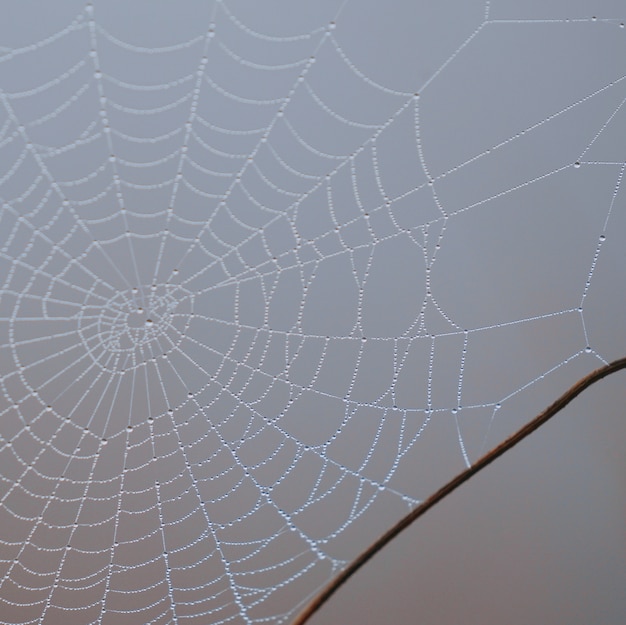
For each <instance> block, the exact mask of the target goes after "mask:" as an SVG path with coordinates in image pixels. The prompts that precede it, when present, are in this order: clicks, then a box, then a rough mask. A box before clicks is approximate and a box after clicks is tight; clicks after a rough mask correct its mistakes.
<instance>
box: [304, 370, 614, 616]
mask: <svg viewBox="0 0 626 625" xmlns="http://www.w3.org/2000/svg"><path fill="white" fill-rule="evenodd" d="M621 369H626V358H620V359H619V360H615V361H613V362H611V363H609V364H608V365H605V366H603V367H600V368H599V369H596V370H595V371H592V372H591V373H590V374H589V375H586V376H585V377H584V378H582V379H581V380H579V381H578V382H576V384H574V386H572V387H571V388H570V389H569V390H567V391H566V392H565V393H564V394H563V395H561V397H559V398H558V399H557V400H556V401H555V402H554V403H553V404H551V405H550V406H548V407H547V408H546V409H545V410H544V411H543V412H541V413H539V414H538V415H537V416H536V417H535V418H534V419H533V420H532V421H529V422H528V423H527V424H526V425H525V426H524V427H522V428H521V429H519V430H518V431H517V432H515V433H514V434H512V435H511V436H510V437H509V438H507V439H506V440H504V441H503V442H502V443H500V444H499V445H497V446H496V447H494V448H493V449H492V450H491V451H489V452H487V453H486V454H485V455H484V456H482V457H481V458H480V459H479V460H478V461H476V463H475V464H473V465H472V466H471V467H469V468H468V469H466V470H465V471H463V472H462V473H459V474H458V475H457V476H456V477H455V478H453V479H452V480H450V481H449V482H448V483H447V484H445V485H444V486H442V487H441V488H440V489H439V490H438V491H437V492H435V493H434V494H432V495H431V496H430V497H429V498H428V499H426V500H424V501H423V502H422V503H421V504H420V505H419V506H417V507H416V508H414V509H413V510H411V512H409V514H407V515H406V516H405V517H403V518H402V519H400V521H398V522H397V523H396V524H395V525H394V526H393V527H392V528H391V529H389V530H388V531H387V532H385V533H384V534H383V535H382V536H381V537H380V538H378V539H377V540H376V541H375V542H374V543H372V544H371V545H370V546H369V547H368V548H367V549H366V550H365V551H363V553H361V555H359V556H358V557H357V558H356V559H355V560H353V561H352V562H351V563H350V564H349V565H348V566H347V567H346V568H345V569H343V571H341V572H340V573H339V574H338V575H337V576H336V577H335V578H334V579H332V580H331V581H330V583H329V584H328V585H327V586H325V587H324V588H323V589H322V590H321V591H320V592H319V593H318V594H317V595H316V596H315V597H313V599H312V600H311V601H310V602H309V604H308V605H307V606H306V607H305V608H304V610H302V612H300V614H299V615H298V616H297V617H296V619H295V620H294V621H293V623H292V625H304V623H306V622H307V621H308V620H309V618H310V617H311V616H312V615H313V614H314V613H315V612H317V610H319V608H321V607H322V606H323V605H324V604H325V603H326V601H328V599H330V597H331V596H332V595H333V594H334V593H335V591H336V590H337V589H338V588H339V587H340V586H342V585H343V584H344V583H345V582H347V581H348V579H350V578H351V577H352V576H353V575H354V574H355V573H356V572H357V571H358V570H359V569H360V568H361V567H362V566H363V565H364V564H365V563H366V562H367V561H368V560H369V559H370V558H372V557H373V556H374V555H375V554H376V553H377V552H378V551H380V550H381V549H382V548H383V547H384V546H385V545H386V544H387V543H389V542H390V541H391V540H392V539H393V538H395V537H396V536H397V535H398V534H399V533H400V532H401V531H402V530H404V529H405V528H407V527H408V526H409V525H411V523H413V521H416V520H417V519H419V518H420V517H421V516H422V515H423V514H425V513H426V512H427V511H428V510H430V509H431V508H432V507H433V506H434V505H435V504H437V503H438V502H440V501H441V500H442V499H444V498H445V497H447V496H448V495H449V494H450V493H452V492H453V491H454V490H456V489H457V488H458V487H459V486H461V484H463V483H464V482H466V481H467V480H469V478H470V477H472V476H473V475H475V474H476V473H478V472H479V471H480V470H481V469H484V468H485V467H486V466H487V465H488V464H491V463H492V462H493V461H494V460H495V459H496V458H499V457H500V456H501V455H502V454H503V453H504V452H505V451H508V450H509V449H511V448H512V447H514V446H515V445H517V443H519V442H520V441H522V440H524V439H525V438H526V437H527V436H528V435H529V434H532V433H533V432H534V431H535V430H536V429H537V428H539V427H540V426H541V425H543V424H544V423H546V421H548V420H549V419H551V418H552V417H553V416H554V415H556V414H557V413H558V412H560V411H561V410H562V409H563V408H565V406H567V404H569V403H570V402H571V401H572V400H573V399H574V398H575V397H577V396H578V395H580V394H581V393H582V392H583V391H584V390H585V389H586V388H588V387H590V386H591V385H592V384H594V383H595V382H598V381H599V380H601V379H602V378H604V377H606V376H607V375H611V374H612V373H615V372H616V371H620V370H621Z"/></svg>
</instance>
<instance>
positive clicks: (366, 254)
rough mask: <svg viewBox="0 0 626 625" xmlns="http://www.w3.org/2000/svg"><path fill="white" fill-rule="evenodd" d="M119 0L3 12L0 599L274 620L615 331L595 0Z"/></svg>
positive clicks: (20, 610) (581, 367) (620, 103)
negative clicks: (9, 15) (154, 1)
mask: <svg viewBox="0 0 626 625" xmlns="http://www.w3.org/2000/svg"><path fill="white" fill-rule="evenodd" d="M407 4H411V3H407ZM135 5H136V6H135ZM135 5H134V6H133V7H130V8H129V7H126V6H124V7H123V8H121V7H122V5H121V4H119V5H117V4H116V3H110V4H109V5H107V7H105V6H102V7H101V6H100V5H97V6H96V7H95V8H94V6H93V5H91V4H88V5H86V6H85V7H81V6H80V5H79V4H76V3H71V2H67V3H66V5H65V7H64V9H63V10H60V9H59V7H55V17H54V18H52V17H51V19H50V24H52V23H53V22H54V20H57V21H58V20H60V19H61V18H62V19H63V20H64V23H63V25H62V26H60V27H59V29H57V30H54V31H50V32H47V33H43V32H41V33H38V34H36V35H33V33H34V32H35V31H34V30H31V28H32V29H34V28H35V27H34V26H32V27H31V25H30V20H31V19H32V16H28V15H25V16H22V17H21V19H22V20H23V22H24V23H26V24H28V26H27V27H25V28H24V30H25V31H26V33H27V35H26V37H27V38H28V37H29V36H30V37H31V38H32V37H33V36H34V37H35V39H34V41H32V42H28V43H24V42H23V41H22V42H21V43H15V44H14V43H11V42H12V39H11V37H17V35H16V34H15V33H5V34H3V37H5V38H6V41H9V43H10V45H4V43H5V42H0V43H2V44H3V45H4V47H3V48H2V56H1V57H0V81H1V82H0V84H1V89H2V90H1V91H0V98H1V99H2V107H1V113H0V116H1V117H0V150H1V154H2V158H1V159H0V163H1V166H2V171H1V172H0V197H1V198H2V202H3V203H2V208H1V213H0V245H1V247H0V272H1V273H0V280H1V283H2V288H1V292H0V297H1V298H0V317H1V318H0V331H1V332H2V347H1V349H2V352H1V354H0V367H1V370H0V385H1V388H2V393H1V399H0V410H1V412H0V469H1V475H2V480H1V481H0V485H1V491H0V496H1V498H2V499H1V501H2V505H1V507H0V528H1V529H0V541H1V543H0V557H1V560H0V575H1V580H2V581H1V589H0V601H1V602H2V609H1V612H2V619H3V620H2V622H3V623H11V624H13V623H57V622H64V623H68V624H72V625H73V624H78V623H98V624H101V623H112V622H115V623H133V624H139V623H142V624H143V623H154V624H157V623H187V622H189V623H209V622H210V623H216V624H217V623H231V622H232V623H265V622H266V623H286V622H288V621H289V620H290V619H291V618H292V617H293V616H294V614H295V612H296V611H297V610H298V609H299V607H300V606H301V605H302V604H303V602H304V601H306V599H307V598H308V597H310V596H311V595H312V594H313V593H314V592H315V590H316V589H317V588H319V587H320V586H321V585H323V584H324V583H325V582H326V581H327V580H328V579H329V577H330V576H331V575H332V574H333V573H335V572H337V571H338V570H340V569H341V568H342V567H343V566H345V564H346V563H347V562H348V561H349V560H350V559H351V558H353V557H354V556H355V555H356V554H357V553H358V552H359V551H360V550H361V549H363V548H364V547H365V546H366V545H367V544H368V543H369V542H370V541H371V540H372V539H373V538H374V537H376V536H377V535H378V534H379V533H380V532H381V531H383V530H384V529H386V528H387V527H388V526H389V525H390V524H391V523H392V522H393V521H394V520H396V519H398V518H399V517H400V516H401V515H403V514H404V513H405V512H406V511H407V510H408V509H410V508H412V507H414V506H415V505H416V504H417V503H419V502H420V501H421V500H423V499H424V498H425V497H427V496H428V495H429V494H430V493H431V492H432V490H433V489H434V488H436V487H438V486H440V485H441V484H442V483H443V482H444V481H445V480H446V479H447V478H449V477H451V476H452V475H454V474H455V473H457V472H458V471H459V470H461V469H462V468H463V467H465V466H470V464H471V463H472V461H474V460H475V459H477V458H478V457H479V456H480V455H481V454H482V453H483V452H484V451H486V450H487V449H488V448H489V447H490V446H491V445H492V444H495V443H497V442H498V441H499V440H501V439H502V437H503V436H505V435H506V434H508V433H510V432H511V431H512V430H513V429H515V428H516V427H517V426H519V425H521V423H522V422H523V421H524V419H526V418H527V417H528V416H529V414H531V413H532V412H531V413H529V410H530V411H532V410H534V409H536V408H540V407H542V406H543V405H544V404H545V403H546V401H548V400H550V399H552V398H553V396H554V389H556V388H559V389H562V388H563V386H564V385H566V382H569V383H571V382H572V381H574V380H575V379H577V378H578V377H580V375H582V373H584V372H587V371H589V370H590V369H591V368H592V367H593V366H594V365H595V364H597V363H599V362H607V360H608V359H610V358H611V357H612V356H616V355H618V353H619V352H620V350H619V348H620V346H619V345H616V344H615V343H616V342H615V340H614V337H615V336H620V334H619V332H622V334H621V336H624V331H626V330H624V329H623V328H620V327H619V323H620V322H618V321H616V322H613V321H611V323H609V322H608V321H607V318H606V315H605V310H606V306H607V305H608V304H609V303H610V302H611V301H616V300H615V297H616V296H615V295H614V294H613V293H614V286H612V285H614V284H615V282H616V281H621V280H622V279H623V262H624V258H623V251H621V252H620V251H619V250H620V249H621V250H623V249H626V247H624V242H623V241H621V242H620V240H619V239H620V236H621V237H622V238H623V233H624V232H625V231H626V230H625V229H624V225H625V224H624V223H623V220H624V211H623V199H622V198H623V195H622V194H623V191H622V188H621V183H622V178H623V173H624V169H625V161H626V154H625V153H624V147H623V146H624V142H623V138H624V123H625V115H626V107H625V106H624V103H625V102H626V80H625V75H624V63H623V62H619V61H618V60H617V59H623V58H626V56H625V55H624V47H625V41H626V39H625V37H626V33H625V32H624V29H623V26H624V24H623V17H624V16H623V15H619V14H616V13H617V11H618V10H619V6H618V5H617V4H615V6H610V5H609V3H605V5H602V6H600V9H603V10H600V9H598V15H596V16H594V15H590V14H588V15H583V14H577V15H573V14H568V9H567V7H560V6H559V3H541V5H538V6H537V7H533V6H532V5H531V4H528V3H527V4H526V5H525V8H520V7H519V6H516V3H512V2H494V3H491V6H490V3H486V4H485V3H483V2H471V3H461V2H448V3H441V5H440V7H439V8H434V9H433V8H430V9H426V8H419V7H414V8H411V7H408V8H407V7H404V6H399V7H398V10H399V11H400V13H401V14H402V12H403V11H404V12H406V16H405V17H406V19H398V18H397V16H395V15H392V16H386V15H384V13H385V11H386V9H383V7H382V6H380V5H379V4H378V3H365V2H363V3H360V4H359V6H358V7H357V6H352V3H347V4H346V3H344V4H343V5H342V3H341V2H335V1H331V0H328V1H327V2H320V3H315V7H312V8H311V7H306V8H305V7H304V6H303V7H299V8H298V9H297V10H296V9H294V8H293V7H291V6H287V5H285V6H279V5H277V6H276V7H269V5H268V6H267V7H266V6H264V7H263V8H260V7H257V6H255V5H254V4H253V3H246V2H235V1H232V2H223V1H216V2H214V3H207V4H206V6H204V5H203V6H200V3H183V5H184V6H183V9H182V10H181V9H180V8H179V7H178V5H177V7H178V8H177V9H176V11H178V12H175V11H174V9H167V8H162V7H161V8H158V7H153V6H152V5H148V4H146V5H145V6H144V5H143V4H142V3H135ZM354 5H356V3H354ZM23 6H26V8H27V9H28V6H27V4H26V3H25V4H24V5H23ZM270 8H272V9H275V10H273V11H270ZM38 10H39V9H38ZM42 10H43V9H42ZM142 10H143V13H142ZM134 11H137V14H135V13H134ZM611 11H613V13H611ZM68 12H69V13H68ZM72 12H74V17H67V15H68V14H71V13H72ZM601 13H604V15H601ZM449 15H458V20H456V22H455V23H454V24H450V21H449V18H448V16H449ZM142 16H143V17H144V18H145V20H143V19H141V18H142ZM409 18H410V19H409ZM133 20H135V21H133ZM41 21H42V23H43V24H44V25H45V24H46V21H45V20H41ZM9 22H10V20H9ZM16 23H18V20H16ZM368 29H369V30H368ZM14 30H16V31H17V30H19V29H14ZM430 31H433V32H437V33H438V36H437V40H435V39H433V36H432V34H430V35H429V32H430ZM416 32H417V33H418V35H419V36H418V35H416V34H415V33H416ZM51 33H52V34H51ZM22 36H23V33H22ZM555 41H556V42H557V43H556V44H555ZM387 45H388V49H386V48H385V46H387ZM394 46H395V47H394ZM383 48H385V49H383ZM591 49H593V55H592V54H591V53H590V50H591ZM394 55H395V56H394ZM619 139H621V141H620V140H619ZM620 233H621V235H620ZM609 234H611V235H612V236H611V237H609V236H608V235H609ZM612 297H613V300H612V299H611V298H612ZM612 337H613V338H612ZM622 351H623V350H622ZM512 353H513V354H514V357H513V359H514V360H515V366H513V365H512V364H511V359H512V356H511V354H512ZM619 355H621V353H619Z"/></svg>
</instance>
